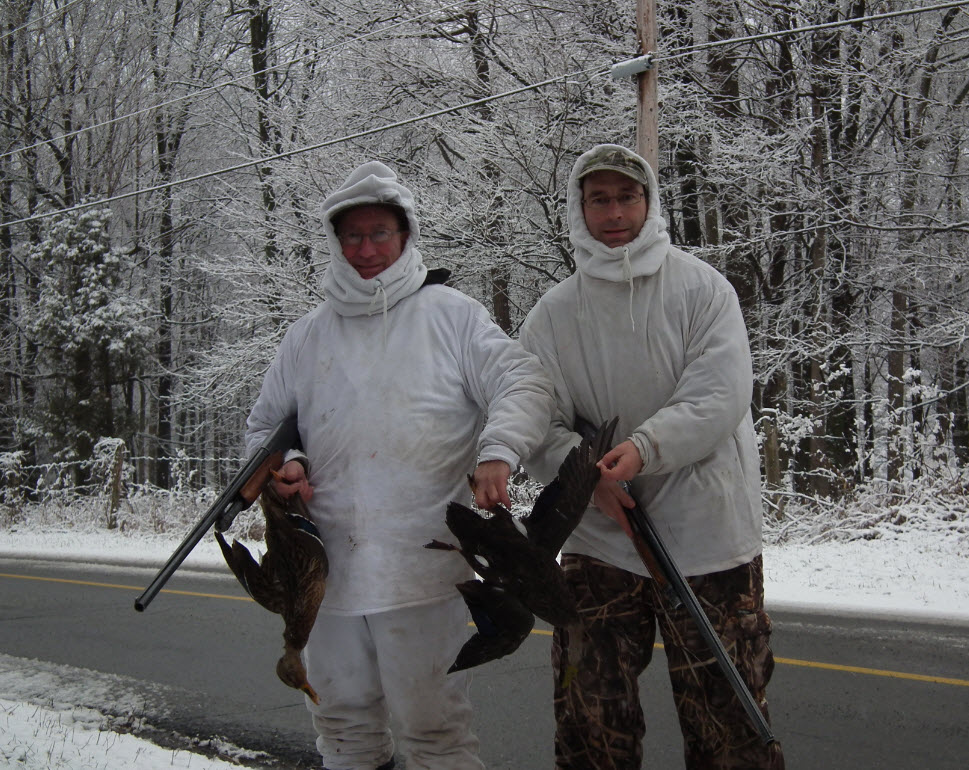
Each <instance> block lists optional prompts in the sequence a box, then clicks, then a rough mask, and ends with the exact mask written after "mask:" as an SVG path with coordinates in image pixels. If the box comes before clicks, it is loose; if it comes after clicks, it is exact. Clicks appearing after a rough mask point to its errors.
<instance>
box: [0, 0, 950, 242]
mask: <svg viewBox="0 0 969 770" xmlns="http://www.w3.org/2000/svg"><path fill="white" fill-rule="evenodd" d="M967 2H969V0H956V1H953V2H946V3H939V4H937V5H931V6H925V7H922V8H914V9H912V8H909V9H905V10H901V11H890V12H886V13H880V14H872V15H869V16H858V17H853V18H851V19H843V20H841V21H835V22H826V23H823V24H812V25H809V26H804V27H796V28H792V29H788V30H780V31H777V32H770V33H763V34H759V35H750V36H746V37H740V38H731V39H729V40H717V41H712V42H709V43H701V44H698V45H695V46H686V47H683V48H676V49H673V50H672V51H670V52H669V53H668V54H666V55H659V56H657V57H656V61H670V60H674V59H678V58H682V57H684V56H686V55H688V54H690V53H694V52H696V51H700V50H705V49H709V48H719V47H722V46H725V45H740V44H743V43H751V42H757V41H759V40H767V39H776V38H779V37H787V36H790V35H795V34H802V33H805V32H813V31H818V30H822V29H830V28H835V27H843V26H848V25H851V24H860V23H869V22H872V21H878V20H881V19H887V18H895V17H899V16H911V15H915V14H921V13H928V12H930V11H938V10H945V9H948V8H955V7H959V6H964V5H966V4H967ZM458 4H460V3H455V5H458ZM448 7H451V6H448ZM610 66H611V65H600V66H598V67H591V68H589V69H586V70H579V71H575V72H570V73H568V74H565V75H558V76H556V77H553V78H548V79H546V80H542V81H540V82H537V83H532V84H529V85H525V86H520V87H519V88H514V89H511V90H509V91H503V92H501V93H499V94H493V95H491V96H486V97H483V98H481V99H474V100H472V101H468V102H463V103H461V104H458V105H454V106H452V107H444V108H442V109H439V110H433V111H431V112H425V113H422V114H420V115H416V116H413V117H410V118H405V119H404V120H400V121H396V122H394V123H388V124H385V125H382V126H377V127H375V128H371V129H366V130H364V131H359V132H357V133H353V134H348V135H345V136H342V137H338V138H336V139H328V140H325V141H323V142H317V143H314V144H310V145H306V146H303V147H298V148H295V149H292V150H287V151H286V152H281V153H277V154H275V155H269V156H265V157H261V158H255V159H253V160H249V161H246V162H244V163H239V164H236V165H234V166H229V167H227V168H222V169H217V170H215V171H209V172H206V173H203V174H197V175H195V176H191V177H185V178H182V179H176V180H173V181H171V182H165V183H163V184H158V185H154V186H152V187H146V188H141V189H138V190H132V191H131V192H127V193H121V194H118V195H114V196H111V197H109V198H101V199H99V200H96V201H88V202H86V203H79V204H76V205H74V206H71V207H69V208H66V209H58V210H57V211H49V212H45V213H43V214H34V215H32V216H29V217H23V218H21V219H15V220H11V221H9V222H0V226H5V227H11V226H13V225H19V224H25V223H28V222H36V221H39V220H43V219H49V218H51V217H55V216H60V215H62V214H69V213H71V212H74V211H82V210H86V209H89V208H93V207H95V206H102V205H106V204H109V203H114V202H117V201H121V200H126V199H128V198H132V197H135V196H138V195H147V194H148V193H153V192H159V191H161V190H167V189H171V188H173V187H177V186H179V185H183V184H191V183H193V182H198V181H202V180H204V179H211V178H213V177H216V176H221V175H222V174H229V173H233V172H236V171H242V170H245V169H248V168H252V167H253V166H258V165H262V164H266V163H272V162H275V161H278V160H285V159H287V158H291V157H294V156H296V155H301V154H303V153H306V152H312V151H314V150H320V149H323V148H325V147H330V146H332V145H335V144H342V143H343V142H350V141H353V140H355V139H361V138H363V137H367V136H373V135H375V134H379V133H383V132H384V131H390V130H393V129H395V128H401V127H403V126H408V125H412V124H414V123H420V122H423V121H425V120H430V119H432V118H437V117H441V116H442V115H448V114H452V113H455V112H461V111H463V110H466V109H470V108H472V107H477V106H480V105H483V104H488V103H490V102H494V101H498V100H500V99H506V98H508V97H510V96H516V95H518V94H521V93H525V92H527V91H534V90H538V89H540V88H544V87H545V86H549V85H551V84H553V83H557V82H560V81H563V80H568V79H571V78H579V77H583V76H587V77H590V78H591V77H594V76H595V75H597V74H602V73H605V72H607V71H608V70H609V68H610Z"/></svg>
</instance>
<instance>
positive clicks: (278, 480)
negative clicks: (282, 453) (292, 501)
mask: <svg viewBox="0 0 969 770" xmlns="http://www.w3.org/2000/svg"><path fill="white" fill-rule="evenodd" d="M271 483H272V485H273V486H274V487H275V488H276V491H277V492H279V494H280V495H282V496H283V497H284V498H286V499H289V498H290V497H292V496H293V495H295V494H297V493H298V494H299V496H300V497H302V498H303V502H304V503H308V502H309V501H310V498H311V497H312V496H313V487H311V486H310V483H309V481H308V480H307V479H306V469H305V468H304V467H303V463H301V462H300V461H299V460H290V461H289V462H288V463H285V464H284V465H283V467H282V468H280V469H279V470H278V471H277V472H276V473H275V474H274V478H273V480H272V482H271Z"/></svg>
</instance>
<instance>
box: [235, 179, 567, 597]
mask: <svg viewBox="0 0 969 770" xmlns="http://www.w3.org/2000/svg"><path fill="white" fill-rule="evenodd" d="M377 202H386V203H392V204H394V205H397V206H400V207H401V208H403V209H404V211H405V212H406V214H407V218H408V221H409V223H410V234H409V237H408V239H407V242H406V245H405V248H404V251H403V253H402V254H401V256H400V257H399V258H398V259H397V261H396V262H394V263H393V264H392V265H391V266H390V267H388V268H387V269H386V270H384V271H383V272H382V273H380V275H378V276H376V277H375V278H372V279H369V280H365V279H362V278H361V277H360V276H359V274H358V273H357V272H356V270H354V269H353V267H352V266H351V265H350V264H349V263H348V262H347V261H346V259H345V258H344V257H343V252H342V249H341V248H340V245H339V241H338V240H337V238H336V234H335V232H334V230H333V223H332V218H333V215H334V214H336V213H337V212H339V211H341V210H344V209H346V208H348V207H351V206H355V205H359V204H363V203H377ZM323 208H324V212H323V223H324V228H325V231H326V234H327V237H328V240H329V245H330V254H331V262H330V264H329V266H328V268H327V272H326V275H325V277H324V279H323V285H324V288H325V290H326V295H327V299H326V301H325V302H323V303H322V304H321V305H320V306H319V307H317V308H316V309H315V310H313V311H312V312H311V313H309V314H308V315H306V316H304V317H303V318H301V319H300V320H299V321H297V322H296V323H295V324H294V325H293V326H292V327H291V328H290V329H289V330H288V331H287V333H286V335H285V338H284V339H283V342H282V344H281V345H280V348H279V350H278V352H277V354H276V358H275V360H274V362H273V364H272V366H271V367H270V369H269V371H268V372H267V374H266V378H265V381H264V383H263V386H262V390H261V392H260V395H259V398H258V399H257V401H256V404H255V406H254V407H253V410H252V413H251V414H250V416H249V422H248V425H249V431H248V433H247V443H248V446H249V450H250V452H252V451H253V450H254V449H255V448H256V447H257V446H258V445H259V443H260V442H261V441H262V440H263V439H264V437H265V436H266V434H267V432H268V431H269V430H271V429H272V427H273V426H274V425H276V424H277V423H278V422H279V421H280V420H281V419H283V418H284V417H285V416H286V415H288V414H292V413H294V412H295V413H296V414H297V415H298V420H299V432H300V437H301V440H302V444H303V448H304V452H305V455H306V457H307V459H308V461H309V466H310V474H309V481H310V483H311V484H312V485H313V486H314V487H315V491H314V494H313V497H312V499H311V501H310V506H309V507H310V513H311V515H312V517H313V520H314V522H315V523H316V525H317V527H318V528H319V530H320V532H321V535H322V537H323V541H324V544H325V545H326V550H327V555H328V557H329V561H330V576H329V579H328V581H327V590H326V596H325V598H324V600H323V606H322V608H321V611H322V612H331V613H340V614H366V613H371V612H379V611H382V610H387V609H393V608H400V607H406V606H410V605H415V604H422V603H425V602H430V601H434V600H436V599H439V598H442V597H450V596H454V595H455V589H454V585H455V583H457V582H460V581H462V580H465V579H468V578H469V577H471V572H470V569H469V568H468V567H467V565H466V564H465V562H464V560H463V559H462V558H461V557H460V556H459V555H458V554H456V553H444V552H441V551H429V550H426V549H425V548H423V545H424V544H425V543H427V542H429V541H430V540H431V539H433V538H437V539H441V540H447V541H451V540H453V537H452V536H451V534H450V532H449V531H448V530H447V527H446V526H445V523H444V514H445V510H446V507H447V504H448V502H449V501H451V500H458V501H461V502H465V503H468V502H469V501H470V490H469V488H468V483H467V474H469V473H471V472H472V471H473V470H474V467H475V464H476V462H478V461H484V460H496V459H497V460H504V461H505V462H507V463H508V464H509V465H510V466H511V467H512V468H515V467H517V465H518V462H519V459H520V458H521V457H523V456H525V455H527V454H529V453H530V452H531V451H532V450H533V449H534V448H535V447H536V446H537V445H538V444H539V443H540V441H541V439H542V436H543V435H544V434H545V432H546V429H547V427H548V423H549V419H550V414H551V409H552V395H551V384H550V383H549V381H548V378H547V377H546V376H545V375H544V373H543V372H542V370H541V367H540V365H539V363H538V361H537V360H536V358H535V357H534V356H533V355H531V354H529V353H526V352H525V351H524V349H523V348H522V347H521V346H520V345H519V344H518V343H517V342H515V341H513V340H511V339H509V338H508V337H507V336H506V335H505V334H504V333H503V332H502V331H501V330H500V329H499V328H498V327H497V326H496V325H495V324H494V323H493V322H492V321H491V319H490V317H489V316H488V313H487V311H486V310H485V308H484V307H483V306H482V305H481V304H479V303H478V302H476V301H474V300H473V299H471V298H469V297H467V296H465V295H463V294H461V293H460V292H458V291H455V290H453V289H450V288H447V287H445V286H442V285H426V286H425V285H424V283H425V276H426V274H427V270H426V268H425V267H424V264H423V260H422V258H421V254H420V251H419V250H418V248H417V239H418V235H419V229H418V223H417V220H416V217H415V214H414V204H413V198H412V196H411V194H410V192H409V191H408V190H407V189H406V188H405V187H403V186H402V185H400V184H399V183H398V182H397V178H396V175H395V174H394V172H393V171H391V170H390V169H389V168H388V167H386V166H384V165H383V164H381V163H376V162H373V163H367V164H365V165H364V166H361V167H360V168H359V169H357V170H356V171H355V172H354V173H353V174H351V176H350V177H349V178H348V179H347V181H346V182H345V184H344V185H343V186H342V187H341V188H340V189H339V190H337V191H336V192H334V193H333V194H332V195H331V196H329V197H328V198H327V199H326V201H324V204H323ZM422 287H423V288H422ZM486 417H487V421H486Z"/></svg>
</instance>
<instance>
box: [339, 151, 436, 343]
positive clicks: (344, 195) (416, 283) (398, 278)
mask: <svg viewBox="0 0 969 770" xmlns="http://www.w3.org/2000/svg"><path fill="white" fill-rule="evenodd" d="M381 204H383V205H389V206H395V207H397V208H399V209H401V210H402V211H403V212H404V214H405V215H406V217H407V225H408V235H407V242H406V243H405V244H404V250H403V251H402V252H401V255H400V257H398V258H397V261H395V262H394V263H393V264H392V265H390V267H388V268H387V269H386V270H384V271H383V272H382V273H380V275H378V276H375V277H373V278H362V277H361V276H360V274H359V273H358V272H357V271H356V269H355V268H354V267H353V266H352V265H351V264H350V263H349V262H348V261H347V259H346V257H344V256H343V247H342V246H341V245H340V240H339V238H337V236H336V230H335V228H334V226H333V218H334V217H335V216H336V215H337V214H339V213H340V212H343V211H346V210H347V209H351V208H355V207H356V206H368V205H381ZM322 220H323V231H324V232H325V233H326V239H327V242H328V244H329V248H330V264H329V265H328V266H327V268H326V272H325V273H324V275H323V292H324V294H325V295H326V301H327V302H328V303H332V305H333V307H334V309H335V310H336V312H337V313H339V314H340V315H342V316H360V315H368V316H369V315H374V313H375V312H376V311H375V310H374V308H375V307H382V312H383V316H384V323H385V324H386V321H387V311H388V310H390V308H392V307H393V306H394V305H396V304H397V303H398V302H399V301H400V300H402V299H404V298H405V297H408V296H410V295H411V294H413V293H414V292H415V291H417V290H418V289H420V288H421V286H422V285H423V284H424V278H425V277H426V275H427V267H425V266H424V258H423V257H422V256H421V252H420V251H419V250H418V248H417V241H418V238H419V237H420V225H419V224H418V221H417V216H416V214H415V211H414V196H413V194H412V193H411V191H410V190H409V189H407V188H406V187H404V185H402V184H400V182H398V181H397V174H396V173H394V171H393V170H392V169H390V168H389V167H388V166H386V165H384V164H383V163H381V162H380V161H370V162H368V163H364V164H363V165H362V166H359V167H358V168H356V169H354V171H353V172H351V174H350V176H348V177H347V179H346V181H345V182H344V183H343V184H342V185H341V186H340V187H339V189H337V190H335V191H334V192H333V193H331V194H330V195H329V196H328V197H327V198H326V200H324V201H323V213H322Z"/></svg>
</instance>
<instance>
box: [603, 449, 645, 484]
mask: <svg viewBox="0 0 969 770" xmlns="http://www.w3.org/2000/svg"><path fill="white" fill-rule="evenodd" d="M597 465H598V467H599V470H600V471H601V472H602V478H604V479H606V480H608V481H632V480H633V479H634V478H635V477H636V476H637V475H638V474H639V472H640V471H641V470H642V469H643V458H642V457H640V456H639V449H637V448H636V445H635V444H634V443H633V442H632V441H630V440H629V439H626V440H625V441H623V442H622V443H621V444H620V445H619V446H617V447H616V448H615V449H610V450H609V451H608V452H606V453H605V454H604V455H603V456H602V459H601V460H599V462H598V463H597Z"/></svg>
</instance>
